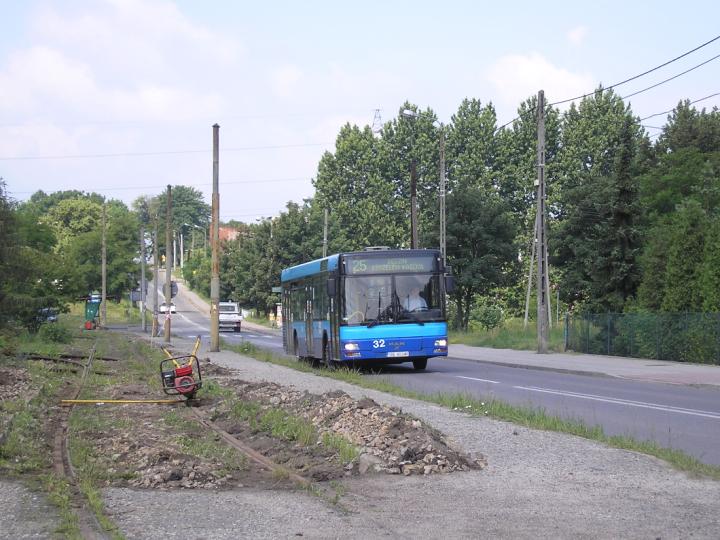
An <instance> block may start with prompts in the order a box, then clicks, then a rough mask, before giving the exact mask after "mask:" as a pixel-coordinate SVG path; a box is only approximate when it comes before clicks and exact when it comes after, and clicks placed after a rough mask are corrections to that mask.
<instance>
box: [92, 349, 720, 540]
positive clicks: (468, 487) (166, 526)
mask: <svg viewBox="0 0 720 540" xmlns="http://www.w3.org/2000/svg"><path fill="white" fill-rule="evenodd" d="M174 344H175V347H176V348H177V349H180V350H182V349H187V350H190V349H191V347H192V343H191V342H190V341H183V340H180V339H176V340H174ZM200 356H201V357H209V358H210V359H211V361H212V362H213V363H216V364H218V365H222V366H225V367H228V368H232V369H234V370H236V371H237V373H238V377H240V378H242V379H243V380H246V381H269V382H276V383H279V384H283V385H292V386H294V387H295V388H297V389H298V390H300V391H304V390H307V391H309V392H312V393H323V392H329V391H333V390H342V391H344V392H347V393H348V394H349V395H351V396H353V397H354V398H357V399H362V398H363V397H369V398H371V399H373V400H375V401H377V402H378V403H381V404H385V405H388V406H393V407H399V408H401V409H402V410H403V411H404V412H406V413H409V414H412V415H413V416H416V417H418V418H420V419H422V420H423V421H424V422H426V423H428V424H429V425H431V426H433V427H435V428H437V429H439V430H440V431H442V432H443V433H444V434H445V435H446V436H447V440H448V441H449V442H451V443H452V444H454V445H456V446H457V447H458V448H460V449H462V450H463V451H465V452H470V453H471V454H472V453H477V454H482V455H484V456H485V457H486V459H487V463H488V465H487V467H486V468H485V469H484V470H481V471H470V472H463V473H457V474H450V475H431V476H412V477H398V476H388V475H372V476H367V477H362V478H351V479H347V480H344V481H343V483H342V484H343V489H344V490H345V493H344V495H343V496H342V498H341V503H340V506H334V505H332V504H330V503H327V502H325V501H323V500H321V499H319V498H317V497H315V496H313V495H311V494H309V493H307V492H303V491H297V492H292V491H291V492H288V491H286V490H272V489H268V490H257V489H252V490H251V489H245V490H242V489H241V490H233V491H222V492H207V491H205V492H203V491H201V490H183V491H176V492H154V491H150V490H133V489H117V488H113V489H108V490H106V491H105V492H104V494H105V500H106V504H107V509H108V512H109V513H110V514H111V516H112V518H113V519H114V520H115V522H116V523H117V524H118V525H119V526H120V528H121V530H122V531H123V532H124V534H125V535H126V537H127V538H129V539H131V538H138V539H139V538H161V537H164V538H175V537H180V536H183V537H187V536H194V537H196V538H236V537H242V536H252V537H254V538H290V537H293V538H296V537H298V536H303V537H310V538H338V537H344V538H378V537H394V538H411V537H413V538H417V537H423V538H447V537H451V538H470V537H479V536H480V537H497V538H531V537H532V538H537V537H541V538H545V537H553V538H620V537H622V538H687V537H693V538H718V537H720V521H719V520H718V515H720V512H719V511H720V482H715V481H712V480H706V479H695V478H690V477H688V476H687V475H686V474H684V473H681V472H677V471H674V470H673V469H671V468H670V467H669V466H667V465H666V464H665V463H663V462H661V461H659V460H657V459H655V458H652V457H649V456H645V455H641V454H638V453H635V452H630V451H624V450H618V449H613V448H608V447H605V446H604V445H602V444H599V443H595V442H593V441H588V440H585V439H582V438H579V437H574V436H569V435H564V434H559V433H553V432H543V431H537V430H531V429H527V428H522V427H518V426H515V425H513V424H509V423H506V422H500V421H496V420H492V419H489V418H477V417H470V416H468V415H464V414H462V413H458V412H453V411H449V410H447V409H444V408H442V407H439V406H436V405H432V404H428V403H424V402H417V401H414V400H409V399H405V398H399V397H395V396H391V395H387V394H383V393H381V392H376V391H373V390H367V389H362V388H357V387H354V386H352V385H348V384H346V383H342V382H340V381H335V380H332V379H328V378H324V377H318V376H315V375H312V374H306V373H302V372H298V371H295V370H291V369H288V368H284V367H281V366H276V365H272V364H266V363H262V362H258V361H256V360H253V359H251V358H247V357H243V356H240V355H238V354H235V353H232V352H221V353H207V352H204V351H201V352H200Z"/></svg>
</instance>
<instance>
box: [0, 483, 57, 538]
mask: <svg viewBox="0 0 720 540" xmlns="http://www.w3.org/2000/svg"><path fill="white" fill-rule="evenodd" d="M0 508H2V510H0V538H8V539H13V540H17V539H30V538H53V537H54V536H53V534H54V533H53V531H55V529H56V528H57V527H58V525H59V524H60V517H59V515H58V512H57V509H56V508H55V507H54V506H53V505H51V504H50V503H49V502H48V500H47V497H46V496H45V495H44V494H41V493H38V492H34V491H31V490H30V489H28V488H27V487H26V486H24V485H23V484H22V483H21V482H19V481H14V480H9V479H6V478H3V479H0Z"/></svg>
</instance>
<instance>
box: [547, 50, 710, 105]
mask: <svg viewBox="0 0 720 540" xmlns="http://www.w3.org/2000/svg"><path fill="white" fill-rule="evenodd" d="M718 39H720V36H716V37H714V38H712V39H711V40H709V41H706V42H705V43H703V44H702V45H698V46H697V47H695V48H694V49H691V50H689V51H687V52H685V53H683V54H681V55H680V56H676V57H675V58H673V59H672V60H668V61H667V62H665V63H663V64H660V65H659V66H655V67H654V68H652V69H648V70H647V71H643V72H642V73H639V74H638V75H635V76H633V77H630V78H629V79H625V80H624V81H620V82H618V83H615V84H611V85H610V86H607V87H605V90H610V89H611V88H615V87H617V86H620V85H622V84H625V83H628V82H630V81H634V80H635V79H639V78H640V77H643V76H645V75H647V74H648V73H652V72H653V71H657V70H658V69H660V68H662V67H665V66H667V65H668V64H672V63H673V62H675V61H677V60H680V59H681V58H684V57H685V56H687V55H689V54H692V53H694V52H695V51H697V50H700V49H702V48H703V47H705V46H707V45H710V44H711V43H712V42H714V41H717V40H718ZM719 56H720V55H719ZM715 58H717V56H716V57H715ZM710 60H714V58H711V59H710ZM710 60H708V61H707V62H709V61H710ZM707 62H703V64H706V63H707ZM703 64H700V66H701V65H703ZM700 66H696V67H700ZM693 69H695V68H693ZM690 71H691V70H690ZM684 73H687V72H684ZM682 74H683V73H681V75H682ZM678 77H679V75H678ZM669 80H670V79H669ZM594 93H595V92H590V93H589V94H583V95H582V96H577V97H574V98H570V99H564V100H562V101H556V102H554V103H550V104H549V105H560V104H562V103H567V102H568V101H575V100H576V99H582V98H584V97H588V96H591V95H593V94H594ZM631 95H634V94H631Z"/></svg>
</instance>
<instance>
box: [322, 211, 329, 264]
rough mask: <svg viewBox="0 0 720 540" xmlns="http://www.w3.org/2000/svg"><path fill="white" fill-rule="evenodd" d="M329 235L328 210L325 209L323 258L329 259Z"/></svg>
mask: <svg viewBox="0 0 720 540" xmlns="http://www.w3.org/2000/svg"><path fill="white" fill-rule="evenodd" d="M327 234H328V209H327V208H326V209H325V226H324V227H323V257H327V248H328V240H327Z"/></svg>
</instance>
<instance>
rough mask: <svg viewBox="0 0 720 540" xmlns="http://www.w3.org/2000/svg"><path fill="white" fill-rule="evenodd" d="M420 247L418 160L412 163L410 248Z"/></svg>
mask: <svg viewBox="0 0 720 540" xmlns="http://www.w3.org/2000/svg"><path fill="white" fill-rule="evenodd" d="M417 248H418V223H417V162H416V161H415V159H414V158H413V160H412V162H411V163H410V249H417Z"/></svg>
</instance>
